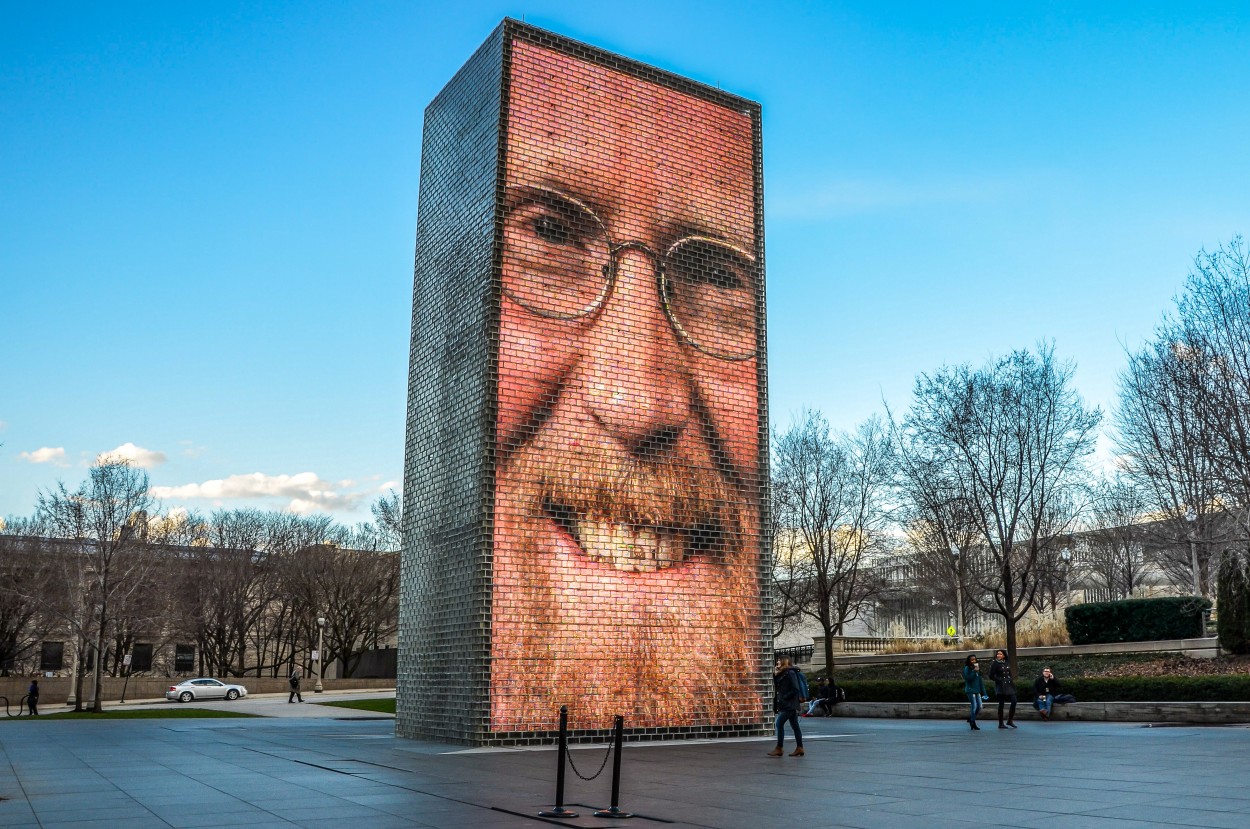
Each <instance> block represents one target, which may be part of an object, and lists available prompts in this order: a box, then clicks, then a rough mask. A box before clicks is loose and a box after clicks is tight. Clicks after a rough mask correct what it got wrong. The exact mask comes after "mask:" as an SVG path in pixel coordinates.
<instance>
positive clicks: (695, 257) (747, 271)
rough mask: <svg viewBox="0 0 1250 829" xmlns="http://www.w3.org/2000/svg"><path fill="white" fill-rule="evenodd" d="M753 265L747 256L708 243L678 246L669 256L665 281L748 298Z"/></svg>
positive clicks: (751, 286)
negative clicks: (666, 279)
mask: <svg viewBox="0 0 1250 829" xmlns="http://www.w3.org/2000/svg"><path fill="white" fill-rule="evenodd" d="M753 274H754V263H752V262H751V260H749V259H748V258H747V257H746V256H744V255H743V254H742V253H740V252H739V251H737V250H736V249H734V248H732V247H729V246H728V245H725V244H721V243H719V242H715V241H712V240H709V239H694V240H688V241H686V242H684V243H680V244H679V245H677V246H676V247H674V249H673V250H672V251H671V253H670V256H669V267H668V277H669V279H670V280H672V281H673V282H674V283H675V284H676V285H678V286H685V287H686V288H687V289H690V290H696V291H700V292H703V293H718V294H724V295H726V296H729V295H734V294H742V295H747V294H751V293H752V291H753V287H754V277H753Z"/></svg>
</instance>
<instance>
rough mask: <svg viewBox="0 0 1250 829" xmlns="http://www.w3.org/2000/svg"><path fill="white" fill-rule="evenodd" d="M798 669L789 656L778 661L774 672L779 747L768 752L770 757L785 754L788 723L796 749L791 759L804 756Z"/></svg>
mask: <svg viewBox="0 0 1250 829" xmlns="http://www.w3.org/2000/svg"><path fill="white" fill-rule="evenodd" d="M796 674H798V669H797V668H795V667H794V664H793V662H791V660H790V658H789V657H788V656H783V657H781V658H780V659H778V660H777V669H776V670H775V671H774V672H773V710H774V711H776V712H777V747H776V748H774V749H773V750H772V751H770V752H768V756H769V757H780V756H781V755H782V754H783V751H782V744H783V743H784V742H785V738H786V723H787V722H789V723H790V727H791V728H792V729H793V730H794V743H795V749H794V751H792V752H791V753H790V756H791V757H802V756H803V732H802V731H800V730H799V703H800V702H802V700H803V692H802V691H801V690H800V686H799V678H798V676H796Z"/></svg>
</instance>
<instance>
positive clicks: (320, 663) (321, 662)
mask: <svg viewBox="0 0 1250 829" xmlns="http://www.w3.org/2000/svg"><path fill="white" fill-rule="evenodd" d="M325 633H326V617H324V616H318V617H317V684H316V685H314V686H313V693H314V694H320V693H321V675H322V673H324V666H325V664H326V655H325V653H324V650H323V648H324V644H325Z"/></svg>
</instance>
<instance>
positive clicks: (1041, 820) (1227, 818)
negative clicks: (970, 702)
mask: <svg viewBox="0 0 1250 829" xmlns="http://www.w3.org/2000/svg"><path fill="white" fill-rule="evenodd" d="M274 704H275V705H286V703H285V702H280V703H274ZM289 707H291V708H298V707H310V706H308V705H305V706H294V705H292V706H289ZM311 707H314V708H315V707H317V706H311ZM327 710H333V709H327ZM802 727H803V728H804V731H805V734H806V735H807V740H806V742H807V749H808V754H807V756H806V757H803V758H792V757H783V758H770V757H767V756H765V754H766V752H767V751H768V749H769V747H770V744H771V741H770V740H767V739H764V740H757V739H742V740H726V741H710V742H681V743H670V744H654V743H646V744H636V745H631V746H627V747H626V749H625V752H624V755H623V760H624V767H623V774H622V787H621V792H622V796H621V804H620V805H621V806H622V807H623V808H624V809H627V810H630V811H634V812H637V813H639V814H640V815H644V816H646V817H639V818H635V819H634V820H632V821H625V820H619V819H596V818H593V817H590V816H589V809H590V807H603V806H606V805H608V804H607V800H608V794H609V791H610V781H609V779H608V776H609V774H610V769H611V763H610V762H609V763H608V764H607V767H608V769H609V771H608V772H605V773H604V774H603V776H601V777H599V778H598V779H596V780H594V781H592V782H583V781H582V780H581V779H580V778H579V777H578V776H576V775H575V774H572V773H570V774H569V775H568V791H567V795H566V804H567V805H569V807H570V808H572V809H575V810H576V811H578V812H580V813H581V817H579V818H577V819H574V820H570V821H564V822H563V823H564V825H571V826H600V827H610V826H630V825H632V826H634V827H645V826H657V827H658V826H659V825H660V822H661V821H665V822H671V823H670V824H669V825H671V826H674V827H678V828H680V827H721V828H722V829H738V827H742V829H748V828H749V829H757V827H762V826H777V825H803V826H810V827H854V828H855V829H911V828H912V827H915V828H916V829H955V828H956V827H961V829H963V828H965V827H967V826H969V825H977V826H982V825H992V826H997V827H1014V828H1015V829H1162V828H1163V827H1221V828H1222V829H1245V827H1248V826H1250V791H1248V790H1247V788H1246V786H1245V781H1246V780H1247V779H1250V759H1248V758H1250V729H1247V728H1244V727H1206V728H1202V727H1175V726H1173V727H1166V728H1162V727H1156V728H1150V727H1142V726H1140V725H1130V724H1122V723H1048V724H1040V723H1028V724H1025V725H1022V727H1021V728H1020V729H1019V730H1016V731H1013V730H1006V731H999V730H997V729H995V728H994V727H993V723H990V727H988V728H986V729H985V730H982V731H979V732H971V731H969V729H968V727H967V726H966V725H965V724H963V723H962V722H958V721H935V720H900V721H892V720H850V719H837V718H830V719H804V720H802ZM789 744H790V741H789V740H787V747H789ZM570 754H571V755H572V758H573V762H574V763H575V764H576V766H577V768H578V769H579V770H580V772H581V773H582V774H584V775H586V776H592V775H593V773H594V772H595V770H596V769H598V768H599V766H600V764H601V763H602V762H603V761H604V759H605V757H606V753H605V750H604V748H603V747H602V746H591V747H584V748H580V747H579V748H574V749H573V750H572V751H571V752H570ZM555 762H556V754H555V752H554V751H552V750H551V749H549V748H545V749H466V748H463V747H457V746H449V745H443V744H439V743H433V742H420V741H408V740H400V739H397V738H395V737H394V736H393V723H391V722H385V721H375V720H340V719H331V718H308V717H291V718H279V719H238V720H120V721H97V722H80V721H45V722H39V721H30V720H21V721H9V722H5V723H0V797H3V798H7V800H2V801H0V827H40V828H41V829H53V827H59V829H116V828H117V826H118V825H124V826H126V828H127V829H148V827H160V828H161V829H165V828H166V827H188V829H189V828H190V827H205V826H223V827H224V826H236V825H247V824H258V825H264V826H266V827H308V828H309V829H316V828H317V827H326V828H327V829H329V827H335V829H340V827H343V826H344V825H348V826H350V829H370V828H371V827H375V828H376V829H389V828H390V827H401V826H403V827H457V829H459V827H487V829H493V827H524V826H538V825H540V823H542V821H540V820H539V819H538V818H536V817H534V816H533V815H534V813H535V812H537V811H538V810H539V809H541V808H544V807H549V806H551V805H552V803H553V800H554V781H555Z"/></svg>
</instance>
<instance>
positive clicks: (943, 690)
mask: <svg viewBox="0 0 1250 829" xmlns="http://www.w3.org/2000/svg"><path fill="white" fill-rule="evenodd" d="M1034 679H1035V677H1027V678H1025V679H1024V680H1022V681H1020V682H1018V683H1016V694H1017V696H1018V698H1019V699H1020V702H1021V704H1027V703H1029V702H1031V701H1032V699H1033V680H1034ZM1059 682H1060V683H1061V685H1062V686H1063V687H1062V692H1063V693H1065V694H1072V695H1073V696H1075V697H1076V700H1077V702H1250V676H1247V675H1245V674H1223V675H1218V676H1127V677H1103V676H1100V677H1087V678H1083V679H1064V678H1063V677H1059ZM839 684H840V685H841V686H842V687H843V688H845V689H846V698H847V701H848V702H851V703H856V702H966V701H967V697H965V696H964V693H963V681H962V680H959V679H955V680H945V679H929V680H888V679H875V680H867V679H864V680H847V681H846V682H842V683H839ZM986 690H987V691H988V692H989V694H990V698H991V700H992V699H993V698H994V686H993V684H992V683H986Z"/></svg>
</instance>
